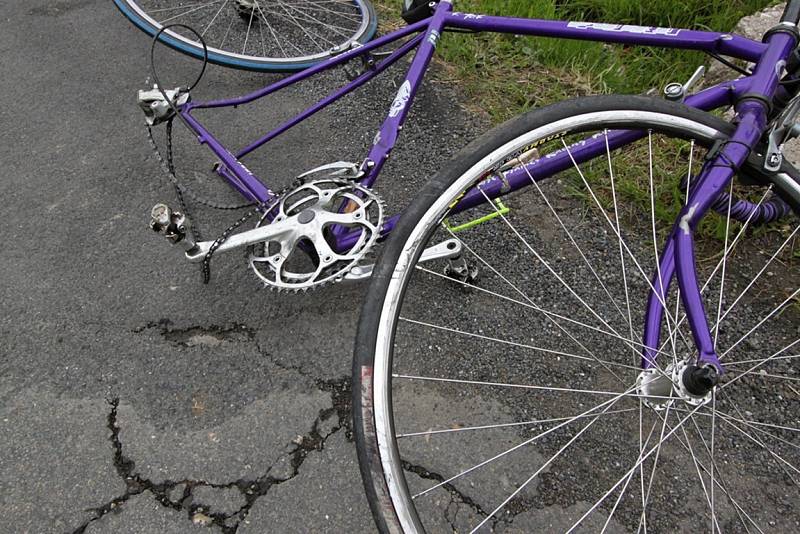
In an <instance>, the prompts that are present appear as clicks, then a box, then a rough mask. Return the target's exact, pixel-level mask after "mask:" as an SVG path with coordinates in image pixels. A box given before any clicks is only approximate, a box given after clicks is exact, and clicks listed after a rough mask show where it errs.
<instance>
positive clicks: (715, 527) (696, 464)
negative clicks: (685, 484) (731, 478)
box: [681, 420, 720, 532]
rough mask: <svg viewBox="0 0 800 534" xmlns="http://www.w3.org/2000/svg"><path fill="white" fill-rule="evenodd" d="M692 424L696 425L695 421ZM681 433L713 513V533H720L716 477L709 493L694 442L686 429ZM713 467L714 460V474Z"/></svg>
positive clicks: (712, 481)
mask: <svg viewBox="0 0 800 534" xmlns="http://www.w3.org/2000/svg"><path fill="white" fill-rule="evenodd" d="M692 422H693V423H694V420H693V421H692ZM695 424H696V423H695ZM697 431H698V433H699V429H697ZM681 432H682V433H683V437H684V439H685V440H686V444H687V445H688V447H689V455H690V456H691V458H692V463H693V464H694V468H695V472H696V473H697V480H698V482H699V483H700V487H701V488H702V489H703V495H704V496H705V498H706V504H708V508H709V510H710V511H711V531H712V532H714V531H717V532H720V528H719V524H718V523H717V516H716V514H715V513H714V497H713V494H714V490H713V485H714V477H713V475H712V476H711V486H712V487H711V491H710V493H709V489H708V488H706V483H705V480H704V479H703V474H702V472H701V471H700V462H699V460H698V459H697V455H696V454H695V452H694V448H693V447H692V440H691V439H689V434H688V433H687V432H686V428H685V427H683V428H681ZM712 450H713V447H712ZM713 465H714V460H713V459H712V460H711V466H712V473H713Z"/></svg>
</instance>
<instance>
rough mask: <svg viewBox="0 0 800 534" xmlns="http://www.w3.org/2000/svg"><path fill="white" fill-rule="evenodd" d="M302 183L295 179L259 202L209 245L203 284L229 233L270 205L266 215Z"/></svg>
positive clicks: (299, 179)
mask: <svg viewBox="0 0 800 534" xmlns="http://www.w3.org/2000/svg"><path fill="white" fill-rule="evenodd" d="M304 183H305V181H304V180H303V179H302V178H295V179H294V181H292V183H291V184H289V185H288V186H287V187H285V188H283V189H282V190H281V191H280V192H278V193H275V194H273V196H272V198H270V199H268V200H265V201H264V202H260V203H259V204H257V205H256V206H255V207H254V208H253V209H251V210H250V211H248V212H247V213H245V214H244V215H242V216H241V217H240V218H239V220H237V221H236V222H234V223H233V224H232V225H230V226H229V227H228V228H226V229H225V231H224V232H222V233H221V234H220V236H219V237H218V238H216V239H215V240H214V242H213V243H211V246H210V247H209V248H208V252H207V253H206V255H205V257H204V258H203V267H202V273H203V283H204V284H207V283H208V281H209V280H210V279H211V258H212V257H213V256H214V253H215V252H216V251H217V249H218V248H219V247H220V246H221V245H222V244H223V243H224V242H225V241H227V240H228V238H229V237H230V235H231V233H233V231H234V230H236V229H237V228H239V227H240V226H241V225H243V224H244V223H245V222H247V221H248V220H249V219H250V218H251V217H252V216H253V215H255V213H256V212H259V211H262V210H266V208H267V204H270V207H269V210H267V211H264V213H267V212H268V211H270V210H272V208H273V207H274V206H275V205H276V204H277V203H278V202H280V200H281V198H282V197H283V196H284V195H285V194H287V193H288V192H289V191H291V190H292V189H296V188H298V187H300V186H301V185H303V184H304Z"/></svg>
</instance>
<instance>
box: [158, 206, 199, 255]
mask: <svg viewBox="0 0 800 534" xmlns="http://www.w3.org/2000/svg"><path fill="white" fill-rule="evenodd" d="M149 226H150V229H151V230H153V231H154V232H156V233H158V234H161V235H163V236H164V237H165V238H166V239H167V241H169V242H170V243H171V244H173V245H177V244H180V245H181V246H182V247H183V248H184V249H185V250H191V249H193V248H195V246H196V243H195V242H194V239H193V238H192V234H191V232H190V231H189V228H190V222H189V219H188V218H187V217H186V216H185V215H184V214H182V213H181V212H179V211H174V210H173V209H171V208H170V207H169V206H167V205H166V204H156V205H155V206H153V209H152V210H150V224H149Z"/></svg>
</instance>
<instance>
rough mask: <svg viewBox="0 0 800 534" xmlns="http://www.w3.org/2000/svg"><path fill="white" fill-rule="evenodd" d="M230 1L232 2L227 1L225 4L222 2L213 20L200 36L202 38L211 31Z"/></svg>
mask: <svg viewBox="0 0 800 534" xmlns="http://www.w3.org/2000/svg"><path fill="white" fill-rule="evenodd" d="M229 1H230V0H225V1H224V2H222V5H221V6H219V9H218V10H217V12H216V13H214V16H213V17H211V20H210V21H209V22H208V25H207V26H206V27H205V28H203V31H201V32H200V36H201V37H202V36H203V35H205V34H206V32H207V31H208V30H209V28H211V26H212V25H213V24H214V21H215V20H217V17H219V14H220V13H222V10H223V9H225V6H227V5H228V2H229Z"/></svg>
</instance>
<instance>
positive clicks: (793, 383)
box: [353, 96, 800, 533]
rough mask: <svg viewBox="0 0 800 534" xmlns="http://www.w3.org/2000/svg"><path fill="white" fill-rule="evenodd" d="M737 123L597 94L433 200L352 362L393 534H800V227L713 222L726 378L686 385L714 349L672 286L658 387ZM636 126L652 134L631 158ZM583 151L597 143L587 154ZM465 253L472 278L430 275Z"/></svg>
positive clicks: (706, 260)
mask: <svg viewBox="0 0 800 534" xmlns="http://www.w3.org/2000/svg"><path fill="white" fill-rule="evenodd" d="M730 128H731V126H730V125H729V124H727V123H725V122H723V121H721V120H719V119H717V118H715V117H713V116H710V115H708V114H705V113H702V112H698V111H696V110H691V109H689V108H686V107H685V106H682V105H679V104H673V103H670V102H666V101H661V100H654V99H649V98H644V97H627V96H626V97H591V98H586V99H580V100H577V101H572V102H565V103H562V104H558V105H555V106H551V107H548V108H544V109H541V110H537V111H535V112H532V113H529V114H526V115H524V116H522V117H520V118H518V119H515V120H513V121H511V122H509V123H507V124H505V125H503V126H501V127H499V128H497V129H496V130H494V131H493V132H490V133H489V134H487V135H485V136H483V137H482V138H481V139H479V140H478V141H476V142H474V143H472V144H471V145H470V146H468V147H467V148H466V149H465V150H464V151H463V152H462V153H461V154H460V155H459V156H458V157H457V158H456V159H455V160H454V161H453V162H452V163H451V164H449V165H448V166H446V167H445V170H443V171H442V172H441V173H439V174H438V175H437V176H436V177H435V178H434V179H433V180H432V181H431V183H430V184H429V185H428V186H426V188H425V189H424V190H423V191H422V192H421V193H420V195H419V196H418V198H417V199H416V201H415V202H414V203H413V204H412V205H411V206H410V207H409V208H408V209H407V210H406V211H405V213H404V215H403V218H402V219H401V221H400V222H399V224H398V226H397V227H396V229H395V230H394V233H393V234H392V236H391V238H390V240H389V242H388V244H387V246H386V249H385V250H384V253H383V256H382V258H381V260H380V261H379V264H378V265H377V266H376V269H375V270H374V274H373V280H372V282H371V286H370V291H369V295H368V298H367V301H366V303H365V306H364V309H363V311H362V315H361V321H360V324H359V332H358V337H357V343H356V350H355V358H354V364H353V365H354V367H353V380H354V382H353V392H354V421H355V429H356V439H357V445H358V452H359V461H360V465H361V471H362V477H363V479H364V482H365V487H366V491H367V495H368V498H369V501H370V505H371V507H372V511H373V515H374V516H375V519H376V522H377V524H378V526H379V528H380V530H381V531H383V532H407V533H408V532H423V531H427V532H474V531H479V532H491V531H496V532H569V531H575V532H601V531H608V532H665V533H666V532H689V531H691V532H696V531H701V532H708V531H711V532H768V531H774V532H791V531H797V530H798V521H800V488H799V487H798V481H800V471H799V470H798V468H800V437H799V436H800V434H799V433H800V420H799V419H800V372H799V371H798V369H800V367H798V358H800V355H798V352H800V337H799V336H798V324H800V299H798V295H800V288H798V280H800V272H798V267H797V261H798V260H797V257H796V250H797V249H796V246H797V245H796V243H795V239H796V238H797V237H798V232H799V231H800V226H798V225H797V221H796V220H795V219H791V220H790V221H789V223H787V224H783V225H781V226H780V227H776V228H772V229H770V230H769V231H767V230H765V229H763V228H755V226H754V224H752V219H751V221H749V222H747V223H738V222H736V221H733V220H732V218H731V216H730V214H731V211H727V212H726V216H723V217H720V216H718V215H716V214H710V215H708V216H707V217H706V218H705V220H704V222H703V223H702V227H701V232H702V233H703V234H705V235H707V236H709V237H708V238H707V239H705V240H700V241H699V243H698V247H697V257H698V265H697V271H698V276H699V278H700V280H701V283H703V284H704V288H703V296H704V298H705V303H706V310H707V314H708V318H709V322H710V324H711V325H712V338H713V339H715V340H716V346H717V348H718V353H719V355H720V357H721V360H722V362H723V364H724V365H725V367H726V373H725V374H724V375H723V377H722V380H721V383H720V384H719V385H718V387H717V388H716V390H715V391H714V393H713V395H711V394H710V395H709V396H708V398H706V399H699V400H698V399H694V398H690V397H688V396H686V395H684V394H682V393H681V392H680V391H679V390H678V389H677V388H673V387H672V386H671V383H670V382H671V381H675V382H680V381H679V380H676V379H674V375H673V371H674V370H675V369H678V368H680V366H681V365H683V364H684V363H686V362H691V360H692V358H693V357H695V356H696V349H695V348H694V345H693V342H692V334H691V331H690V328H689V326H688V324H687V322H688V321H687V320H686V319H685V317H684V315H683V312H682V309H681V308H680V306H679V305H678V295H676V290H675V288H674V287H673V288H672V289H671V291H670V292H669V295H668V299H667V301H666V302H665V303H664V306H665V309H666V319H665V320H664V324H663V325H662V326H663V329H662V330H663V334H662V344H661V346H660V347H659V353H658V354H659V355H658V359H657V362H656V363H657V367H658V371H657V372H656V375H657V376H659V377H664V378H665V380H666V382H665V383H666V384H667V388H666V390H665V391H663V392H662V393H654V392H653V391H652V390H650V389H646V388H643V387H642V386H641V380H642V373H641V367H640V365H641V361H640V360H641V353H642V341H641V340H642V331H643V322H644V312H645V304H646V299H647V295H648V290H649V289H650V287H651V286H652V284H653V283H658V282H657V280H658V278H657V277H653V274H654V273H655V272H656V264H657V258H658V255H659V254H660V253H661V247H663V244H664V239H665V237H666V235H667V232H668V230H669V227H670V222H671V221H672V220H673V219H674V217H675V215H676V214H677V211H678V209H679V208H680V207H681V205H682V204H683V203H684V202H685V196H686V193H685V191H684V189H685V188H686V187H685V185H682V184H687V183H688V186H689V187H691V185H692V179H693V178H694V177H696V176H697V175H698V173H699V171H700V169H701V167H702V166H703V165H704V163H705V156H706V154H707V152H708V149H709V147H710V146H712V145H713V143H714V141H715V140H716V139H719V138H724V137H726V135H728V134H729V133H730V131H731V130H730ZM620 129H622V130H636V131H638V134H637V137H638V139H637V140H636V141H634V142H631V143H629V144H627V145H626V146H624V147H622V148H617V149H613V148H612V146H613V143H612V142H607V140H609V139H611V140H613V139H614V138H615V137H614V136H615V135H616V134H615V131H619V130H620ZM587 141H592V143H587ZM587 146H594V147H595V148H596V147H598V146H599V147H600V150H599V151H598V152H597V153H596V157H595V158H594V159H591V160H589V161H584V159H583V158H582V157H581V156H580V155H581V154H585V152H582V151H584V150H586V148H587ZM565 155H566V156H567V161H568V165H565V166H563V168H561V169H560V170H559V172H558V173H557V174H555V175H553V176H551V174H552V170H553V167H550V171H551V172H548V173H547V174H545V173H544V172H543V170H544V169H546V168H548V165H552V162H554V161H559V160H560V161H563V159H564V157H565ZM573 158H574V159H573ZM576 159H577V160H578V161H581V163H580V164H578V163H576V162H575V160H576ZM526 169H527V170H526ZM521 173H524V176H527V179H528V180H529V185H528V186H527V187H526V188H524V189H521V190H519V191H517V192H516V193H514V194H510V195H508V196H507V197H506V198H504V200H503V205H497V204H494V203H486V204H483V205H481V206H478V207H476V208H474V209H472V210H470V211H468V212H462V213H458V214H455V213H453V211H452V210H453V207H454V206H456V205H457V204H458V203H459V202H461V201H462V199H464V198H465V196H464V195H465V194H468V192H469V191H472V190H473V188H474V187H475V186H476V185H477V184H481V187H483V188H485V190H490V189H491V188H492V187H502V186H504V185H501V184H503V182H504V181H506V180H513V179H519V177H520V176H521ZM540 173H542V174H540ZM738 187H739V186H737V190H736V194H737V195H738V196H740V197H741V196H742V195H745V196H748V197H750V198H752V201H753V202H754V203H756V204H757V205H758V204H760V205H764V203H765V202H769V195H770V193H769V192H768V191H766V190H765V189H761V188H752V190H750V189H742V190H739V189H738ZM754 229H755V230H757V231H754ZM745 235H746V237H745ZM446 239H457V240H458V241H459V242H460V243H461V245H462V247H463V253H462V258H461V259H462V260H465V261H466V269H460V268H463V267H464V265H463V264H461V265H459V264H456V265H454V266H450V268H449V269H447V267H448V266H447V260H436V261H431V262H427V263H419V264H418V263H417V260H418V258H419V257H420V255H421V253H422V251H423V250H425V249H426V248H428V247H430V246H432V245H435V244H437V243H440V242H442V241H444V240H446ZM459 261H460V260H459ZM472 267H478V268H479V269H480V271H481V273H480V275H479V276H478V278H477V279H476V280H467V278H468V277H471V275H472V274H474V273H473V272H472ZM444 272H448V273H449V274H443V273H444ZM673 286H674V284H673Z"/></svg>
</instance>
